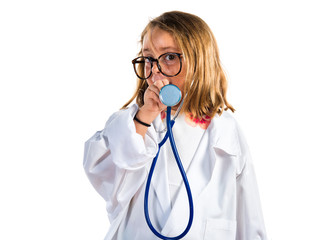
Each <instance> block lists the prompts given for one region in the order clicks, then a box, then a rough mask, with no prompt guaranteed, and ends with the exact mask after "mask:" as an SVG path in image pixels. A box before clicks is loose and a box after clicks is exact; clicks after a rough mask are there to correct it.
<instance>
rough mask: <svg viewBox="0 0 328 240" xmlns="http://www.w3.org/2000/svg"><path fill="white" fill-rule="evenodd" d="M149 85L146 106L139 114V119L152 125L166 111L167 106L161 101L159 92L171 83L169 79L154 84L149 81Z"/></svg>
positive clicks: (145, 99)
mask: <svg viewBox="0 0 328 240" xmlns="http://www.w3.org/2000/svg"><path fill="white" fill-rule="evenodd" d="M148 84H149V86H148V88H147V89H146V91H145V94H144V105H143V106H142V107H141V108H140V110H139V112H138V113H137V117H138V118H139V119H140V120H142V121H144V122H146V123H151V122H153V121H154V119H155V118H156V117H157V116H158V114H160V112H162V111H163V110H165V109H166V105H164V104H163V103H162V102H161V101H160V99H159V92H160V90H161V88H162V87H164V86H165V85H168V84H169V81H168V80H167V79H163V80H157V81H155V82H154V83H152V84H151V82H150V81H148Z"/></svg>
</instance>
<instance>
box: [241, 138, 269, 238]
mask: <svg viewBox="0 0 328 240" xmlns="http://www.w3.org/2000/svg"><path fill="white" fill-rule="evenodd" d="M239 142H240V147H241V155H240V159H239V160H240V161H239V162H240V173H239V174H238V176H237V180H236V181H237V235H236V240H255V239H256V240H266V239H267V236H266V232H265V226H264V220H263V216H262V210H261V202H260V198H259V192H258V188H257V181H256V176H255V172H254V167H253V164H252V160H251V156H250V153H249V150H248V147H247V145H246V142H245V140H244V139H243V137H242V136H241V133H239Z"/></svg>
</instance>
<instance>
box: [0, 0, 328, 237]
mask: <svg viewBox="0 0 328 240" xmlns="http://www.w3.org/2000/svg"><path fill="white" fill-rule="evenodd" d="M168 10H182V11H186V12H191V13H194V14H196V15H198V16H200V17H201V18H203V19H204V20H205V21H206V22H207V23H208V24H209V26H210V27H211V28H212V30H213V32H214V34H215V36H216V38H217V41H218V44H219V48H220V53H221V60H222V62H223V65H224V67H225V69H226V71H227V73H228V77H229V82H230V88H229V101H230V102H231V104H232V105H233V106H234V107H235V108H236V109H237V112H236V113H235V114H234V116H235V117H236V118H237V120H238V122H239V123H240V125H241V127H242V129H243V130H244V133H245V135H246V137H247V139H248V143H249V145H250V148H251V152H252V155H253V159H254V162H255V167H256V172H257V178H258V184H259V188H260V194H261V200H262V207H263V212H264V217H265V221H266V227H267V231H268V234H269V239H277V240H278V239H279V240H290V239H298V240H299V239H327V238H328V234H327V232H326V227H327V215H328V207H327V205H328V204H327V203H328V194H327V186H326V185H327V177H326V173H327V161H328V157H327V136H328V129H327V122H328V117H327V110H326V105H327V102H328V97H327V95H326V90H327V84H326V83H327V82H328V74H327V71H328V69H327V67H328V61H327V56H328V47H327V43H328V36H327V29H328V28H327V23H328V14H327V6H326V5H325V3H324V1H319V0H311V1H310V0H308V1H302V0H298V1H291V0H275V1H255V0H251V1H250V0H248V1H233V0H227V1H205V0H204V1H199V0H197V1H191V0H184V1H178V0H174V1H171V0H167V1H142V0H140V1H130V2H126V1H91V0H75V1H74V0H56V1H54V0H53V1H41V0H39V1H37V0H31V1H23V0H21V1H17V0H7V1H6V0H3V1H1V3H0V81H1V83H0V84H1V85H0V104H1V105H0V106H1V108H0V109H1V117H0V121H1V124H0V130H1V132H0V141H1V142H0V161H1V162H0V163H1V165H0V195H1V197H0V239H6V240H7V239H48V240H51V239H56V240H58V239H79V240H84V239H86V240H87V239H103V237H104V236H105V234H106V232H107V229H108V227H109V222H108V220H107V216H106V210H105V202H104V201H103V199H102V198H101V197H100V196H99V195H98V194H97V193H96V192H95V191H94V189H93V188H92V186H91V184H90V183H89V182H88V179H87V177H86V176H85V174H84V171H83V168H82V159H83V146H84V142H85V141H86V140H87V139H88V138H89V137H91V135H93V133H94V132H96V131H97V130H101V129H102V128H103V126H104V124H105V122H106V120H107V119H108V117H109V116H110V115H111V114H112V113H113V112H114V111H116V110H118V109H119V108H120V107H121V106H122V105H123V104H124V103H125V102H126V101H127V100H128V99H129V97H130V96H131V94H132V92H133V90H134V87H135V80H136V78H135V76H134V72H133V69H132V64H131V60H132V59H133V58H134V57H135V56H136V54H137V52H138V47H139V45H138V40H139V36H140V33H141V31H142V29H143V28H144V27H145V25H146V24H147V22H148V20H149V19H150V18H152V17H156V16H158V15H159V14H161V13H162V12H164V11H168Z"/></svg>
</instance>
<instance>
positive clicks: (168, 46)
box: [142, 28, 180, 53]
mask: <svg viewBox="0 0 328 240" xmlns="http://www.w3.org/2000/svg"><path fill="white" fill-rule="evenodd" d="M142 52H143V53H147V52H149V53H163V52H180V48H179V45H178V44H177V42H176V40H175V38H174V37H173V35H172V34H171V33H169V32H167V31H164V30H162V29H160V28H154V29H151V30H149V31H148V32H147V34H146V35H145V37H144V39H143V44H142Z"/></svg>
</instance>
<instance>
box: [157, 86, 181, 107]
mask: <svg viewBox="0 0 328 240" xmlns="http://www.w3.org/2000/svg"><path fill="white" fill-rule="evenodd" d="M159 99H160V100H161V102H162V103H163V104H165V105H166V106H168V107H173V106H175V105H177V104H178V103H179V102H180V100H181V91H180V89H179V88H178V87H177V86H175V85H173V84H168V85H165V86H164V87H162V89H161V91H160V93H159Z"/></svg>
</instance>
